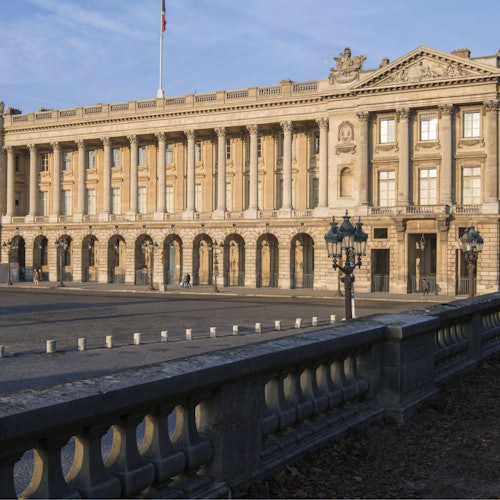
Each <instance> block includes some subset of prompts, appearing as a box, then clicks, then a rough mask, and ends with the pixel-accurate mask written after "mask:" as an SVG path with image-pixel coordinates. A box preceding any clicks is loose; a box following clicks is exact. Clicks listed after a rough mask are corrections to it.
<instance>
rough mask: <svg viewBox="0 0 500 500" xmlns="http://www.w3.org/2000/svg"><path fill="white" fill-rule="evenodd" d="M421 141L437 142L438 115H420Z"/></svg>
mask: <svg viewBox="0 0 500 500" xmlns="http://www.w3.org/2000/svg"><path fill="white" fill-rule="evenodd" d="M420 140H421V141H435V140H437V115H436V113H426V114H423V115H420Z"/></svg>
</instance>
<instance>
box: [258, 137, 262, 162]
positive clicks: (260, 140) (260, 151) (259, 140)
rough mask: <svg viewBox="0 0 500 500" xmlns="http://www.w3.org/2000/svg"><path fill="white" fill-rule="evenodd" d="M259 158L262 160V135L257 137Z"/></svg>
mask: <svg viewBox="0 0 500 500" xmlns="http://www.w3.org/2000/svg"><path fill="white" fill-rule="evenodd" d="M257 157H258V158H262V138H261V136H260V135H258V136H257Z"/></svg>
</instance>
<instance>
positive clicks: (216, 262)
mask: <svg viewBox="0 0 500 500" xmlns="http://www.w3.org/2000/svg"><path fill="white" fill-rule="evenodd" d="M208 247H209V248H210V250H211V251H212V258H213V269H214V283H213V291H214V292H216V293H219V292H220V290H219V288H218V287H217V277H218V276H219V260H218V257H219V252H218V249H219V248H224V243H217V241H214V242H213V243H210V244H209V246H208Z"/></svg>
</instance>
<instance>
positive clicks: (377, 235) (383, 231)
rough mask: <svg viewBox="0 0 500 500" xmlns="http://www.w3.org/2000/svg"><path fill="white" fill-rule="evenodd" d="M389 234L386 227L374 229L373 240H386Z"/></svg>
mask: <svg viewBox="0 0 500 500" xmlns="http://www.w3.org/2000/svg"><path fill="white" fill-rule="evenodd" d="M387 234H388V231H387V228H386V227H375V228H373V238H374V239H375V240H386V239H387Z"/></svg>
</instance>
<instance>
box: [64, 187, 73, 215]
mask: <svg viewBox="0 0 500 500" xmlns="http://www.w3.org/2000/svg"><path fill="white" fill-rule="evenodd" d="M62 215H73V192H72V191H71V190H70V189H63V192H62Z"/></svg>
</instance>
